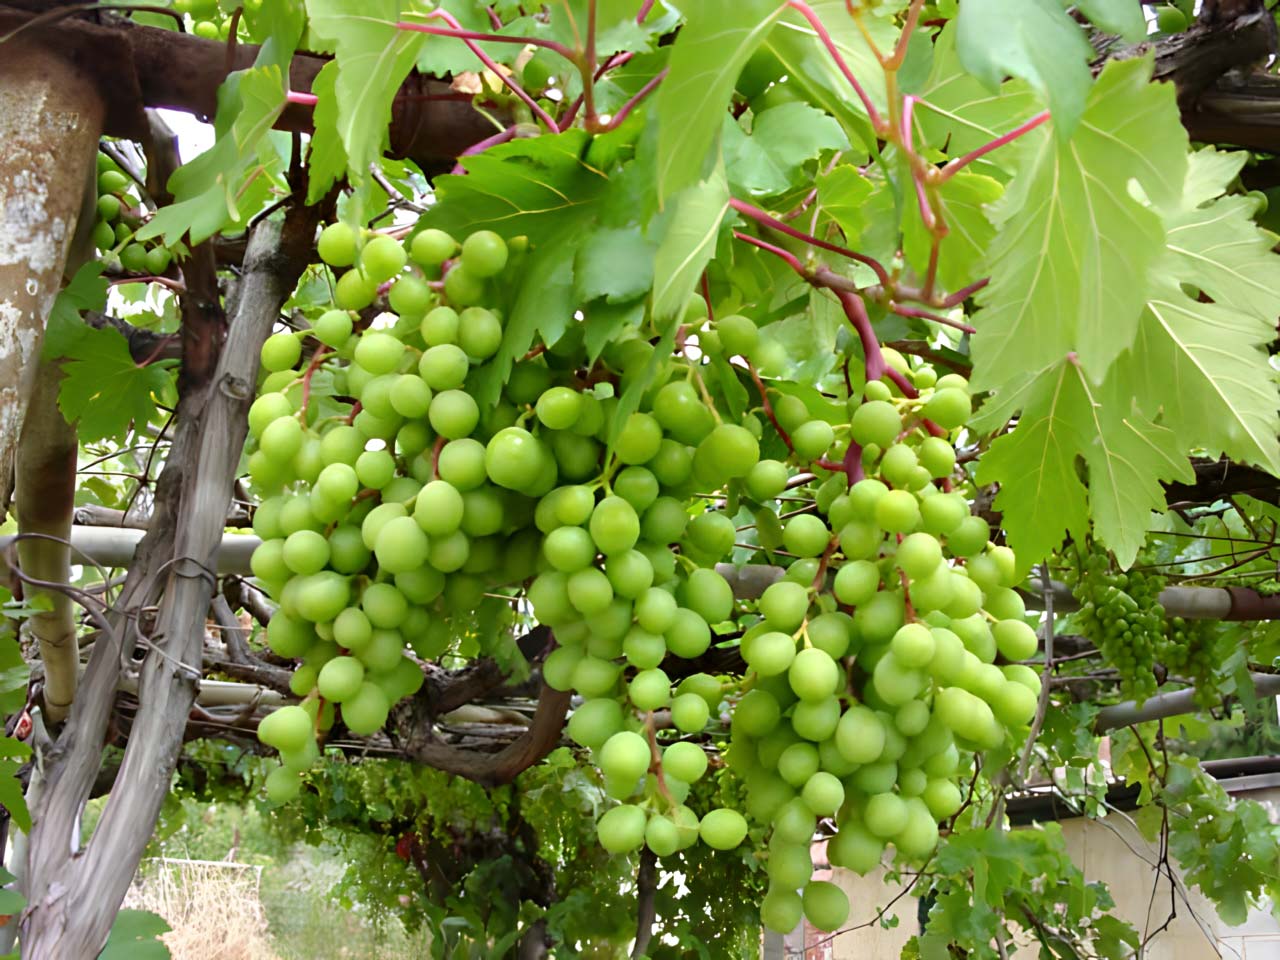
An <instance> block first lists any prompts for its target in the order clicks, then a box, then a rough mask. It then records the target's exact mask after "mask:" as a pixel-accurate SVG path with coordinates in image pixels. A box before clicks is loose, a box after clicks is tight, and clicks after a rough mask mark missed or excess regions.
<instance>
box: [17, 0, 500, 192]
mask: <svg viewBox="0 0 1280 960" xmlns="http://www.w3.org/2000/svg"><path fill="white" fill-rule="evenodd" d="M47 7H48V4H47V2H45V0H25V2H20V0H19V2H15V0H9V2H8V3H4V4H0V33H5V32H8V31H10V30H13V29H15V28H17V27H20V26H22V25H24V24H27V23H29V22H30V21H31V20H32V19H33V13H34V12H35V11H41V12H43V11H44V10H45V9H46V8H47ZM24 8H25V9H24ZM94 18H95V20H99V21H100V22H94V21H93V20H90V19H87V18H83V19H82V18H81V17H80V16H73V17H63V18H59V19H56V20H51V21H49V22H48V23H47V24H44V25H42V26H40V27H38V28H36V29H34V30H31V31H28V33H26V34H23V36H28V35H39V36H47V37H49V38H50V39H51V42H52V43H53V44H54V45H56V48H57V49H60V50H64V51H66V52H67V53H68V54H69V55H71V56H75V57H77V58H78V59H79V60H80V61H81V62H83V63H84V64H85V65H86V66H87V67H88V68H90V69H93V70H95V71H96V76H95V81H94V82H95V86H96V88H97V89H99V90H100V91H102V93H103V96H104V98H105V99H106V101H107V103H108V104H109V108H108V112H107V117H106V132H107V133H108V134H110V135H113V136H121V137H128V138H130V139H133V140H144V139H145V138H146V136H147V129H146V120H145V118H144V116H143V108H144V107H167V108H169V109H172V110H181V111H184V112H186V113H192V114H195V115H196V116H197V117H200V118H202V119H212V118H213V116H214V114H215V113H216V111H217V93H218V86H219V85H220V84H221V83H222V81H223V79H224V78H225V77H226V74H227V71H228V69H231V70H242V69H245V68H246V67H249V66H251V65H252V64H253V62H254V60H255V59H256V58H257V56H258V47H256V46H252V45H250V44H237V45H236V46H235V47H234V48H233V50H232V56H231V60H230V63H228V56H227V44H226V43H222V42H219V41H216V40H204V39H201V38H200V37H196V36H193V35H191V34H184V33H175V32H173V31H171V30H163V29H160V28H159V27H145V26H140V25H138V24H135V23H133V22H131V21H129V20H125V19H123V18H118V17H115V16H113V15H111V14H95V15H94ZM9 46H10V44H6V45H5V47H6V51H5V56H6V57H8V55H9V50H8V48H9ZM327 62H328V60H326V59H325V58H323V57H317V56H309V55H306V54H298V55H296V56H294V58H293V60H292V61H291V62H290V64H289V88H290V89H291V90H295V91H301V92H307V91H310V90H311V85H312V83H313V81H314V80H315V77H316V74H318V73H319V72H320V69H321V68H322V67H323V66H324V65H325V64H326V63H327ZM499 119H501V111H499ZM311 124H312V112H311V108H310V107H307V106H305V105H301V104H294V103H290V104H287V105H286V107H285V109H284V112H283V113H282V114H281V116H280V118H279V120H277V121H276V127H277V129H280V130H291V131H300V132H309V131H310V130H311ZM493 131H494V127H493V124H492V122H491V121H489V120H488V119H486V118H485V117H484V116H483V115H481V114H480V113H479V112H478V111H476V110H475V109H474V108H473V107H472V106H471V98H470V97H469V96H465V95H464V96H459V95H458V94H457V93H455V92H454V91H453V90H452V89H451V88H450V85H449V83H448V82H446V81H441V80H434V79H429V78H427V77H423V76H421V75H419V74H416V73H414V74H411V75H410V76H409V78H408V79H407V80H406V81H405V83H404V85H403V87H402V88H401V93H400V97H399V98H398V99H397V101H396V104H395V106H394V107H393V110H392V118H391V127H390V142H391V149H392V152H393V153H394V154H395V155H396V156H401V157H409V158H410V159H412V160H413V161H414V162H415V163H417V164H418V165H419V166H420V167H422V168H423V169H424V170H427V171H429V172H431V171H434V170H443V171H447V170H448V169H449V167H450V166H452V164H453V160H454V158H456V157H457V156H458V155H459V154H461V153H462V151H464V150H465V149H466V148H467V147H469V146H471V145H472V144H473V143H476V142H477V141H479V140H482V139H484V138H485V137H487V136H489V135H490V134H492V133H493ZM53 166H56V165H53Z"/></svg>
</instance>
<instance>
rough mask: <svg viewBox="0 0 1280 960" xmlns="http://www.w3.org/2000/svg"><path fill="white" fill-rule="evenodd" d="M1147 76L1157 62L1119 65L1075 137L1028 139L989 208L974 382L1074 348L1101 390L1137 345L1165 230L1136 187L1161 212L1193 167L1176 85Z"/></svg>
mask: <svg viewBox="0 0 1280 960" xmlns="http://www.w3.org/2000/svg"><path fill="white" fill-rule="evenodd" d="M1150 77H1151V61H1150V59H1144V60H1128V61H1123V62H1112V63H1110V64H1108V66H1107V69H1106V70H1104V71H1103V73H1102V76H1101V77H1100V78H1099V79H1098V82H1097V84H1095V86H1094V88H1093V90H1092V92H1091V94H1090V96H1089V101H1088V104H1087V105H1086V109H1085V111H1084V114H1083V116H1082V117H1081V118H1080V123H1079V125H1078V126H1077V128H1076V130H1075V133H1074V135H1073V136H1072V137H1071V138H1070V139H1069V140H1067V141H1065V142H1061V141H1060V140H1059V139H1056V138H1054V137H1053V136H1052V134H1051V133H1050V132H1049V131H1046V130H1044V129H1043V128H1040V129H1038V130H1035V131H1033V132H1032V133H1030V134H1028V135H1027V137H1026V138H1025V140H1024V143H1023V144H1022V147H1021V154H1020V159H1021V164H1020V172H1019V174H1018V176H1017V177H1015V178H1014V180H1013V181H1012V182H1011V183H1010V184H1009V186H1008V187H1007V189H1006V191H1005V195H1004V197H1003V198H1001V200H1000V201H999V202H998V203H997V204H995V206H994V207H993V209H992V214H993V219H994V220H995V221H996V223H997V233H996V237H995V240H994V242H993V243H992V245H991V248H990V251H989V254H988V262H989V264H990V275H991V283H990V285H989V286H988V287H987V288H986V289H985V290H983V291H982V293H981V294H980V295H979V302H980V303H981V304H982V305H983V309H982V310H981V311H979V312H978V314H977V315H976V317H975V319H974V326H976V327H977V328H978V332H977V334H976V335H975V336H974V338H973V358H974V371H973V381H974V384H975V386H978V387H983V388H987V387H997V386H999V385H1001V384H1002V383H1004V382H1005V381H1007V379H1008V378H1009V376H1010V375H1011V374H1012V373H1016V372H1018V371H1022V370H1027V369H1037V368H1041V367H1046V366H1049V365H1051V364H1052V363H1054V362H1056V361H1057V360H1058V359H1060V358H1062V357H1063V356H1065V355H1066V354H1067V353H1068V352H1069V351H1074V352H1076V353H1077V354H1078V355H1079V358H1080V362H1081V363H1082V364H1083V366H1084V369H1085V371H1086V372H1087V373H1088V374H1089V375H1090V377H1091V378H1092V379H1093V380H1094V381H1095V382H1100V381H1101V380H1102V379H1103V377H1104V376H1105V374H1106V371H1107V368H1108V367H1109V366H1110V364H1111V363H1112V362H1113V361H1114V360H1115V358H1116V357H1117V356H1118V355H1119V354H1120V353H1122V352H1123V351H1124V350H1125V349H1126V348H1127V347H1128V346H1129V345H1130V344H1131V343H1132V342H1133V337H1134V334H1135V333H1136V332H1137V328H1138V321H1139V317H1140V316H1141V311H1142V304H1143V302H1144V301H1145V299H1146V294H1147V289H1148V288H1147V283H1148V282H1149V274H1150V273H1151V271H1152V267H1153V266H1154V265H1155V263H1156V261H1157V259H1158V258H1159V256H1160V254H1161V252H1162V251H1163V248H1164V241H1165V234H1164V228H1163V226H1162V224H1161V222H1160V218H1159V217H1158V216H1157V214H1156V213H1155V212H1154V211H1153V210H1151V209H1150V208H1149V207H1147V206H1146V205H1144V204H1142V203H1140V202H1139V201H1137V200H1135V199H1133V197H1132V195H1131V193H1130V188H1129V184H1130V181H1134V180H1136V181H1137V183H1138V184H1139V185H1140V186H1141V187H1142V189H1143V190H1144V191H1145V192H1146V194H1147V196H1148V197H1149V198H1150V199H1151V200H1152V201H1153V202H1154V203H1156V204H1165V203H1169V202H1171V201H1172V200H1173V199H1174V198H1177V197H1180V196H1181V192H1182V185H1183V183H1184V181H1185V179H1186V170H1187V163H1186V145H1187V134H1186V131H1185V130H1183V128H1182V125H1181V122H1180V121H1179V114H1178V107H1177V103H1176V100H1175V96H1174V91H1173V88H1172V87H1170V86H1168V85H1166V84H1150V83H1149V80H1150Z"/></svg>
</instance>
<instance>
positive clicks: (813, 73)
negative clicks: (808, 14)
mask: <svg viewBox="0 0 1280 960" xmlns="http://www.w3.org/2000/svg"><path fill="white" fill-rule="evenodd" d="M809 7H810V8H811V9H812V10H813V12H814V14H816V15H817V17H818V19H819V20H820V21H821V22H822V24H823V26H824V27H825V28H826V30H827V32H828V33H829V34H830V36H831V41H832V43H833V44H834V45H835V47H836V49H837V50H839V51H840V57H841V59H842V60H844V62H845V65H846V66H847V67H848V68H849V71H850V73H852V74H853V76H854V77H855V78H856V79H857V81H858V84H859V86H861V87H862V90H863V92H864V93H866V95H867V97H868V99H870V101H871V103H872V105H873V106H875V108H876V110H877V111H879V113H880V115H881V116H882V117H883V116H884V113H885V104H886V97H885V89H884V70H883V69H882V68H881V66H880V63H879V61H878V60H877V59H876V55H875V51H874V50H872V48H871V46H870V45H869V44H868V42H867V40H868V38H870V39H871V41H872V42H874V43H875V44H876V47H877V48H878V49H880V50H884V51H888V50H890V49H892V47H893V44H894V43H895V42H896V41H897V39H898V29H897V27H895V26H894V24H893V22H892V20H891V19H887V18H880V17H874V16H863V17H862V21H861V23H862V27H863V28H865V30H866V33H864V32H863V30H862V29H859V26H858V23H856V22H855V21H854V18H853V17H851V16H849V9H848V6H847V4H846V3H845V0H813V2H811V3H810V4H809ZM783 9H784V10H785V13H784V15H783V16H782V18H781V19H780V20H779V22H778V26H777V28H776V29H775V30H774V31H773V32H772V33H771V34H770V35H769V37H768V39H767V41H766V43H765V48H766V49H767V50H768V51H769V52H770V53H772V54H773V55H774V56H775V57H777V59H778V62H779V63H781V64H782V66H783V68H784V70H785V73H786V76H787V77H789V79H790V82H791V83H795V84H798V85H799V86H800V87H801V88H802V89H803V90H804V91H805V92H806V93H807V95H808V97H809V99H810V100H812V101H813V102H814V103H815V104H817V105H818V106H820V107H822V108H823V109H824V110H826V111H828V112H829V113H830V114H831V115H832V116H834V117H835V118H836V119H837V120H839V121H840V123H841V125H842V126H843V127H844V129H845V132H846V133H847V134H848V137H849V139H850V140H851V141H853V140H855V138H856V139H857V140H860V141H861V142H862V143H863V144H864V145H865V146H866V148H867V149H868V150H870V149H874V148H875V137H874V135H873V134H872V131H871V124H870V121H869V118H868V117H867V113H866V108H865V107H864V106H863V103H862V101H861V99H859V97H858V95H857V93H856V92H855V91H854V89H853V87H852V85H851V84H850V83H849V81H848V79H847V78H846V77H845V75H844V74H843V73H842V72H841V70H840V68H839V67H838V66H837V65H836V63H835V61H834V60H833V59H832V58H831V54H830V53H829V52H828V51H827V49H826V47H825V46H824V45H823V43H822V41H821V40H820V38H819V37H818V33H817V31H816V30H815V29H814V28H813V27H812V26H811V25H810V24H809V22H808V21H807V20H805V19H804V18H803V17H802V16H801V15H800V14H799V12H797V11H795V10H792V9H788V8H785V7H784V8H783Z"/></svg>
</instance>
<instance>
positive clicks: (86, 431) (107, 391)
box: [58, 327, 176, 443]
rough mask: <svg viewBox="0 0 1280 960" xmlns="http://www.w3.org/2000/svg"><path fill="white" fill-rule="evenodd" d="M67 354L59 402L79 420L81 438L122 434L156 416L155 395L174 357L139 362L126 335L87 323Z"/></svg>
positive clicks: (71, 418) (69, 415)
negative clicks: (131, 351) (145, 362)
mask: <svg viewBox="0 0 1280 960" xmlns="http://www.w3.org/2000/svg"><path fill="white" fill-rule="evenodd" d="M71 357H72V359H70V360H68V362H66V363H64V364H63V365H62V370H63V379H62V384H61V386H60V387H59V388H58V406H59V407H60V408H61V409H62V415H63V416H64V417H66V418H67V420H68V422H71V423H75V424H76V425H77V429H78V432H79V434H80V442H81V443H89V442H91V441H94V440H105V439H107V438H109V437H113V438H116V439H120V440H123V439H124V437H125V435H126V434H127V433H128V430H129V425H130V424H131V423H135V422H136V423H139V424H143V423H147V422H148V421H149V420H150V419H151V418H152V417H153V416H155V412H156V401H155V395H156V394H158V393H162V392H163V391H164V390H165V388H166V387H167V386H168V385H169V374H168V373H167V372H166V368H167V367H170V366H173V364H174V363H176V361H167V360H166V361H160V362H158V363H152V364H148V365H147V366H145V367H140V366H138V365H137V364H136V363H135V362H134V360H133V357H132V356H130V354H129V344H128V341H126V340H125V338H124V337H123V336H121V335H120V332H119V331H117V330H114V329H112V328H110V327H107V328H104V329H101V330H93V329H86V330H85V333H84V335H83V336H82V337H81V338H80V339H79V340H78V341H76V343H75V345H74V347H73V349H72V352H71Z"/></svg>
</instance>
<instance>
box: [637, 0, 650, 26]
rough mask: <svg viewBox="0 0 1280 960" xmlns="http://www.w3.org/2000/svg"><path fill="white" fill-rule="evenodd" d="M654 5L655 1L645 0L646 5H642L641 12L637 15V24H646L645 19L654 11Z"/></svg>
mask: <svg viewBox="0 0 1280 960" xmlns="http://www.w3.org/2000/svg"><path fill="white" fill-rule="evenodd" d="M653 3H654V0H644V3H642V4H640V12H639V13H637V14H636V23H644V18H645V17H647V16H648V15H649V11H650V10H652V9H653Z"/></svg>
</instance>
